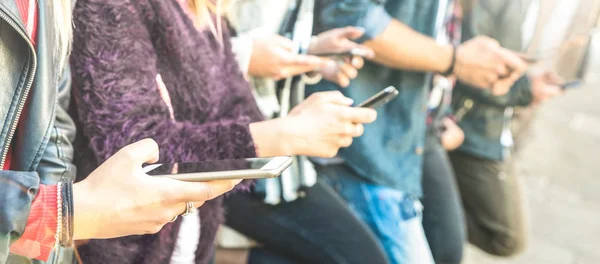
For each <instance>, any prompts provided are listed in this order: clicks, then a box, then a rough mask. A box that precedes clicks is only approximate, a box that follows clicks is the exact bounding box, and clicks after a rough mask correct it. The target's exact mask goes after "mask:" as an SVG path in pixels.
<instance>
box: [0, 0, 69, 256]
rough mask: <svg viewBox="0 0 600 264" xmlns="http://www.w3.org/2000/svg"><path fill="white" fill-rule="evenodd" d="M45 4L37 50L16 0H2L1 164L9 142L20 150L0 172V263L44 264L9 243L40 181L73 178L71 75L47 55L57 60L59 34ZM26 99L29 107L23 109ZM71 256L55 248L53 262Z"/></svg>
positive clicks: (19, 231) (20, 226) (19, 230)
mask: <svg viewBox="0 0 600 264" xmlns="http://www.w3.org/2000/svg"><path fill="white" fill-rule="evenodd" d="M45 3H46V1H39V19H38V21H39V23H38V28H37V29H38V35H37V44H36V47H35V48H34V47H33V46H32V45H31V44H30V43H29V42H28V41H27V40H26V37H25V36H26V33H25V32H26V31H25V27H24V26H23V23H22V22H21V19H20V16H19V11H18V8H17V5H16V2H15V1H14V0H0V151H1V153H2V155H1V157H0V168H2V164H3V163H4V162H5V158H6V156H5V155H6V152H7V150H8V147H9V146H10V144H11V143H12V146H13V147H14V150H17V151H13V156H12V163H11V170H10V171H3V170H0V263H5V262H7V260H8V263H19V264H20V263H41V261H38V260H31V259H26V258H24V257H20V256H15V255H10V256H9V245H10V244H12V243H13V242H14V241H16V240H17V239H18V238H19V237H20V236H21V235H22V234H23V232H24V229H25V224H26V223H27V219H28V216H29V210H30V206H31V202H32V201H33V199H34V197H35V195H36V193H37V191H38V188H39V185H40V184H55V183H56V182H58V181H59V180H62V179H69V180H73V179H74V177H75V173H74V166H73V165H72V159H73V147H72V145H71V142H72V141H73V140H74V136H75V125H74V123H73V121H72V120H71V118H70V117H69V115H68V114H67V112H66V109H67V108H68V104H69V96H70V87H71V81H70V74H69V71H68V70H63V69H58V68H57V67H56V65H57V63H56V60H52V59H47V58H54V56H53V52H54V47H53V41H52V39H53V37H54V34H55V32H53V30H52V25H53V24H52V22H51V21H52V20H51V18H50V16H51V14H48V12H47V9H46V5H45ZM25 102H27V107H26V111H21V110H22V109H23V106H24V105H25ZM17 124H18V129H17V130H18V135H15V129H16V128H17ZM11 139H12V140H11ZM72 256H73V250H72V249H67V248H57V249H55V251H54V254H52V255H51V256H50V260H49V262H50V263H71V261H72Z"/></svg>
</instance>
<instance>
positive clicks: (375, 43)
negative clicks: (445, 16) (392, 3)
mask: <svg viewBox="0 0 600 264" xmlns="http://www.w3.org/2000/svg"><path fill="white" fill-rule="evenodd" d="M365 45H367V46H368V47H370V48H372V49H373V50H374V51H375V59H374V60H375V61H376V62H378V63H381V64H383V65H386V66H388V67H392V68H396V69H403V70H411V71H432V72H445V71H446V70H448V68H450V64H451V61H452V53H453V48H452V46H449V45H446V46H440V45H438V44H437V43H436V42H435V40H434V39H432V38H430V37H427V36H425V35H423V34H421V33H419V32H417V31H415V30H413V29H412V28H410V27H408V26H407V25H405V24H403V23H401V22H399V21H397V20H392V22H391V23H389V24H388V26H387V27H386V28H385V30H384V31H383V32H382V33H381V34H379V35H377V36H376V37H375V38H373V39H371V40H368V41H366V42H365Z"/></svg>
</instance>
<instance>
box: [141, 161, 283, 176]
mask: <svg viewBox="0 0 600 264" xmlns="http://www.w3.org/2000/svg"><path fill="white" fill-rule="evenodd" d="M271 160H273V158H252V159H233V160H214V161H200V162H185V163H165V164H152V165H148V166H145V167H144V171H145V172H146V173H147V174H148V175H168V174H185V173H198V172H217V171H234V170H260V169H261V168H263V167H264V166H265V165H267V164H268V163H269V162H270V161H271Z"/></svg>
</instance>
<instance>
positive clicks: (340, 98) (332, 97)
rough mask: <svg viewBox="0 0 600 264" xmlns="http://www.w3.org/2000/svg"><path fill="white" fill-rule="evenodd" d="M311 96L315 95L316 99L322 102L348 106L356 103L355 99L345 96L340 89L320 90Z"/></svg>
mask: <svg viewBox="0 0 600 264" xmlns="http://www.w3.org/2000/svg"><path fill="white" fill-rule="evenodd" d="M310 97H314V100H316V101H319V102H321V103H332V104H336V105H342V106H346V107H347V106H350V105H352V103H354V100H352V99H351V98H348V97H346V96H344V95H343V94H342V93H341V92H340V91H327V92H318V93H314V94H312V95H311V96H310ZM310 97H309V98H310Z"/></svg>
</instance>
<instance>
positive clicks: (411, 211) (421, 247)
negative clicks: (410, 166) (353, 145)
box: [317, 165, 434, 264]
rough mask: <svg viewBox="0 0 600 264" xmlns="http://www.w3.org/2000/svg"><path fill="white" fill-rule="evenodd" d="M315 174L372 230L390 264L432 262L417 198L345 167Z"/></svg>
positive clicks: (337, 167)
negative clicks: (367, 178) (359, 176)
mask: <svg viewBox="0 0 600 264" xmlns="http://www.w3.org/2000/svg"><path fill="white" fill-rule="evenodd" d="M317 172H318V174H319V177H321V179H324V180H325V181H326V182H327V183H328V184H329V185H331V186H332V187H333V189H335V190H336V191H337V192H338V193H339V194H340V195H341V196H342V197H343V198H344V199H345V200H346V202H347V203H348V205H349V206H350V208H351V209H352V210H353V211H354V213H356V214H357V215H358V217H359V218H361V219H362V220H363V221H364V222H365V223H366V224H367V225H368V226H369V227H370V228H371V229H372V230H373V232H374V233H375V235H376V236H377V237H378V238H379V240H380V241H381V244H382V245H383V247H384V249H385V251H386V253H387V255H388V258H389V259H390V263H393V264H433V263H434V261H433V257H432V255H431V251H430V249H429V245H428V243H427V239H426V238H425V233H424V231H423V225H422V223H421V220H422V212H423V207H422V205H421V203H420V202H419V200H418V199H417V198H416V197H414V196H411V195H407V194H405V193H403V192H401V191H399V190H396V189H393V188H389V187H385V186H378V185H373V184H369V183H367V182H366V181H364V180H362V179H360V178H358V177H357V176H356V175H355V174H354V173H353V172H352V171H351V170H350V169H348V168H347V167H346V166H344V165H330V166H325V167H317Z"/></svg>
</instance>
